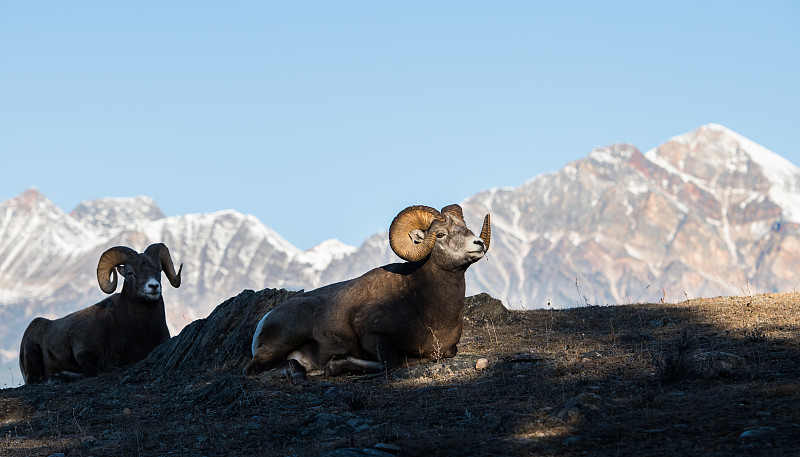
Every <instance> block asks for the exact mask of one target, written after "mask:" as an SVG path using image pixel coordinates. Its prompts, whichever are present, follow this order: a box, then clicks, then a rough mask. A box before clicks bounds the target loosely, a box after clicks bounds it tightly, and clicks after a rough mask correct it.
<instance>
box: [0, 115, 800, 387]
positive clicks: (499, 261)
mask: <svg viewBox="0 0 800 457" xmlns="http://www.w3.org/2000/svg"><path fill="white" fill-rule="evenodd" d="M798 191H800V169H798V168H797V167H796V166H794V165H793V164H791V163H790V162H788V161H787V160H785V159H783V158H782V157H780V156H779V155H777V154H775V153H773V152H771V151H769V150H767V149H766V148H764V147H762V146H760V145H758V144H756V143H754V142H752V141H750V140H748V139H747V138H745V137H743V136H741V135H739V134H737V133H735V132H733V131H731V130H729V129H727V128H725V127H723V126H721V125H716V124H709V125H704V126H701V127H699V128H698V129H696V130H694V131H692V132H689V133H686V134H682V135H679V136H676V137H673V138H670V139H669V140H667V141H666V142H665V143H664V144H662V145H661V146H659V147H657V148H654V149H652V150H650V151H647V152H645V153H642V152H640V151H639V150H638V149H637V148H636V147H634V146H632V145H627V144H618V145H612V146H608V147H603V148H597V149H594V150H592V151H591V152H590V153H589V155H588V156H586V157H584V158H582V159H580V160H577V161H575V162H572V163H570V164H568V165H566V166H565V167H564V168H563V169H561V170H558V171H556V172H552V173H548V174H544V175H540V176H537V177H535V178H533V179H531V180H529V181H528V182H526V183H524V184H523V185H521V186H519V187H514V188H493V189H488V190H484V191H480V192H478V193H477V194H475V195H473V196H470V197H468V198H466V199H465V200H464V201H463V202H462V203H461V204H462V206H463V208H464V213H465V216H466V218H467V223H468V225H469V226H470V227H472V228H473V229H479V227H480V225H479V224H480V220H481V218H482V217H483V215H484V214H486V213H490V214H491V215H492V247H491V250H490V251H489V252H488V255H487V258H486V260H484V261H481V262H480V263H479V264H478V265H475V266H473V267H472V268H470V269H469V270H468V272H467V288H468V290H467V294H468V295H472V294H475V293H479V292H488V293H490V294H491V295H492V296H494V297H497V298H500V299H502V301H503V302H504V303H505V305H506V306H508V307H510V308H526V309H530V308H542V307H548V306H550V307H554V308H563V307H573V306H585V305H595V304H598V305H606V304H618V303H632V302H643V301H658V300H669V301H679V300H684V299H687V298H695V297H701V296H715V295H731V294H734V295H738V294H743V293H745V294H748V293H756V292H766V291H789V290H794V289H796V288H797V286H798V284H800V275H799V274H798V273H797V271H798V261H797V260H796V259H797V258H798V254H800V236H799V234H800V192H798ZM412 203H424V202H412ZM400 209H402V208H398V211H399V210H400ZM389 222H390V221H387V227H388V223H389ZM154 242H164V243H165V244H166V245H167V246H168V247H169V248H170V251H171V252H172V256H173V259H174V260H175V262H176V264H177V263H180V262H182V263H183V264H184V271H183V284H182V285H181V287H180V288H179V289H172V288H170V287H169V286H167V287H165V290H164V297H165V301H166V303H167V314H168V316H167V319H168V322H169V326H170V330H171V333H172V334H173V335H174V334H176V333H177V332H179V331H180V329H182V328H183V326H185V325H186V324H188V323H189V322H191V321H193V320H195V319H197V318H202V317H205V316H207V315H208V314H209V313H210V312H211V310H213V308H214V307H215V306H216V305H218V304H219V303H221V302H222V301H224V300H225V299H227V298H229V297H231V296H233V295H236V294H238V293H239V292H240V291H241V290H243V289H255V290H258V289H262V288H265V287H274V288H287V289H301V288H302V289H311V288H315V287H319V286H322V285H325V284H329V283H332V282H336V281H340V280H344V279H348V278H352V277H355V276H358V275H360V274H362V273H364V272H366V271H367V270H369V269H370V268H373V267H375V266H379V265H383V264H386V263H390V262H395V261H399V260H398V258H397V257H396V256H395V255H394V254H393V253H392V251H391V250H390V249H389V245H388V239H387V235H386V233H385V232H381V233H378V234H375V235H373V236H371V237H369V238H368V239H367V240H365V241H364V243H363V244H362V245H361V246H359V247H354V246H348V245H345V244H343V243H341V242H339V241H337V240H329V241H326V242H323V243H321V244H320V245H318V246H316V247H314V248H312V249H309V250H307V251H303V250H300V249H298V248H296V247H295V246H293V245H292V244H291V243H289V242H288V241H286V240H285V239H283V238H282V237H281V236H280V235H279V234H278V233H276V232H275V231H273V230H272V229H270V228H269V227H267V226H266V225H264V224H263V223H262V222H261V221H259V220H258V219H256V218H255V217H253V216H250V215H244V214H241V213H239V212H236V211H234V210H227V211H220V212H216V213H210V214H189V215H181V216H171V217H165V215H164V214H163V212H162V211H161V210H160V209H159V207H158V206H157V204H156V202H154V201H153V200H152V199H150V198H148V197H135V198H104V199H99V200H92V201H87V202H83V203H81V204H80V205H79V206H78V207H77V208H75V209H74V210H73V211H71V212H69V213H65V212H64V211H62V210H61V209H59V208H58V207H56V206H55V205H54V204H53V203H52V202H51V201H50V200H48V199H47V197H46V196H44V195H42V194H41V193H40V192H39V191H37V190H36V189H28V190H26V191H24V192H23V193H22V194H20V195H18V196H16V197H13V198H10V199H8V200H5V201H2V202H0V361H2V362H4V363H6V364H10V365H11V366H13V368H10V369H11V370H12V371H13V370H15V369H16V366H15V365H16V357H17V349H18V344H19V341H20V338H21V334H22V332H23V331H24V328H25V326H26V325H27V323H28V322H29V321H30V320H31V319H32V318H33V317H35V316H37V315H41V316H46V317H50V318H54V317H58V316H62V315H64V314H66V313H68V312H71V311H73V310H75V309H78V308H82V307H86V306H88V305H91V304H93V303H96V302H97V301H99V300H101V299H102V298H103V294H102V292H101V291H100V289H99V288H98V287H97V283H96V278H95V267H96V265H97V260H98V259H99V257H100V254H101V253H102V252H103V251H104V250H105V249H107V248H108V247H111V246H115V245H126V246H130V247H132V248H134V249H136V250H139V251H141V250H143V249H144V248H145V247H146V246H147V245H149V244H151V243H154ZM4 370H5V369H4ZM17 373H18V372H17ZM18 380H19V378H17V381H18Z"/></svg>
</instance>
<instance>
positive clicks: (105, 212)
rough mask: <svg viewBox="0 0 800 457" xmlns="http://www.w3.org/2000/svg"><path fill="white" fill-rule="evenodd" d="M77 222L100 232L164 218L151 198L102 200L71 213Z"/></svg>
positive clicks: (84, 205)
mask: <svg viewBox="0 0 800 457" xmlns="http://www.w3.org/2000/svg"><path fill="white" fill-rule="evenodd" d="M69 214H70V216H72V217H74V218H75V219H76V220H78V221H80V222H81V223H83V224H85V225H86V226H88V227H91V228H93V229H95V230H98V231H100V232H106V231H108V230H111V229H115V228H119V227H124V226H126V225H129V224H132V223H135V222H141V221H154V220H157V219H161V218H163V217H164V213H163V212H162V211H161V208H159V207H158V205H156V202H155V201H154V200H153V199H152V198H150V197H144V196H140V197H129V198H101V199H97V200H90V201H84V202H81V204H80V205H78V207H77V208H75V209H74V210H72V212H71V213H69Z"/></svg>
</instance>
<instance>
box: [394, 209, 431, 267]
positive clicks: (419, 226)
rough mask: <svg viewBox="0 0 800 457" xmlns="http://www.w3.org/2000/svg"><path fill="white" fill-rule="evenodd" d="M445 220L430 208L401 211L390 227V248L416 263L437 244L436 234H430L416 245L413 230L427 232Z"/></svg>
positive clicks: (401, 256) (398, 254) (403, 257)
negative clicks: (435, 224) (434, 224)
mask: <svg viewBox="0 0 800 457" xmlns="http://www.w3.org/2000/svg"><path fill="white" fill-rule="evenodd" d="M437 219H438V220H443V216H442V213H440V212H439V211H437V210H435V209H434V208H431V207H430V206H422V205H416V206H409V207H408V208H406V209H404V210H403V211H400V212H399V213H398V214H397V216H395V218H394V220H393V221H392V225H390V226H389V246H391V248H392V251H394V253H395V254H397V256H398V257H400V258H401V259H403V260H406V261H409V262H416V261H417V260H422V259H424V258H425V257H427V256H428V254H430V253H431V251H432V250H433V245H434V244H435V243H436V234H435V233H432V232H428V233H427V234H426V235H425V239H424V240H423V241H422V242H421V243H414V241H413V240H412V239H411V236H410V235H409V233H410V232H411V231H412V230H422V231H427V230H428V229H429V228H430V227H431V224H433V221H435V220H437Z"/></svg>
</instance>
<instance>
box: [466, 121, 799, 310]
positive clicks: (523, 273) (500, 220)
mask: <svg viewBox="0 0 800 457" xmlns="http://www.w3.org/2000/svg"><path fill="white" fill-rule="evenodd" d="M799 190H800V169H798V168H797V167H796V166H794V165H792V164H791V163H790V162H788V161H787V160H785V159H783V158H782V157H780V156H778V155H777V154H774V153H773V152H771V151H769V150H767V149H765V148H764V147H762V146H760V145H757V144H755V143H753V142H752V141H750V140H748V139H746V138H744V137H742V136H741V135H739V134H737V133H735V132H732V131H731V130H729V129H727V128H725V127H723V126H720V125H716V124H710V125H706V126H702V127H700V128H698V129H696V130H694V131H692V132H690V133H687V134H684V135H680V136H676V137H674V138H671V139H670V140H668V141H667V142H666V143H664V144H663V145H661V146H659V147H657V148H655V149H653V150H651V151H648V152H646V153H645V154H642V153H641V152H640V151H639V150H637V149H636V148H635V147H633V146H630V145H614V146H610V147H606V148H599V149H595V150H593V151H591V152H590V154H589V155H588V156H587V157H585V158H583V159H581V160H578V161H576V162H573V163H570V164H568V165H567V166H566V167H564V168H563V169H562V170H559V171H557V172H554V173H550V174H546V175H543V176H539V177H536V178H534V179H532V180H530V181H528V182H527V183H525V184H524V185H522V186H520V187H518V188H513V189H492V190H488V191H484V192H480V193H478V194H477V195H475V196H473V197H470V198H468V199H467V200H466V202H465V203H464V209H465V213H469V214H483V213H485V212H491V213H492V222H493V226H494V227H493V237H492V250H491V251H490V252H489V262H487V263H484V264H483V265H481V266H480V267H479V268H471V269H470V270H469V271H468V275H471V279H472V280H471V281H468V284H470V287H471V288H472V289H473V290H474V289H475V288H476V287H477V288H479V289H482V290H486V291H489V292H490V293H491V294H492V295H495V296H497V297H502V298H503V300H504V302H505V303H506V304H507V305H510V306H512V307H523V308H540V307H543V306H547V305H548V304H551V305H552V306H554V307H563V306H576V305H584V304H586V303H589V304H614V303H628V302H641V301H657V300H660V299H662V298H665V299H666V300H671V301H677V300H683V299H686V298H694V297H700V296H715V295H723V294H724V295H730V294H742V293H748V292H752V293H755V292H762V291H774V290H781V291H786V290H793V289H794V288H796V287H797V286H798V284H800V274H798V273H797V271H798V268H797V260H796V259H797V257H798V254H800V238H799V237H798V235H799V234H800V193H799V192H798V191H799Z"/></svg>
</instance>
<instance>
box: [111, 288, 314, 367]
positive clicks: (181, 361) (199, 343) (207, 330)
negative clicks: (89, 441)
mask: <svg viewBox="0 0 800 457" xmlns="http://www.w3.org/2000/svg"><path fill="white" fill-rule="evenodd" d="M296 293H298V292H289V291H287V290H285V289H280V290H277V289H264V290H261V291H259V292H254V291H252V290H245V291H243V292H241V293H240V294H239V295H237V296H235V297H233V298H230V299H228V300H226V301H225V302H224V303H222V304H221V305H219V306H217V307H216V308H215V309H214V311H213V312H212V313H211V314H210V315H209V316H208V317H207V318H205V319H198V320H196V321H194V322H192V323H191V324H189V325H187V326H186V327H185V328H184V329H183V331H181V333H180V334H178V335H177V336H175V337H173V338H170V340H169V341H167V342H165V343H164V344H162V345H161V346H159V347H157V348H156V349H154V350H153V352H151V353H150V354H149V355H148V356H147V358H145V359H144V360H143V361H141V362H139V363H138V364H136V365H135V366H134V367H133V369H132V373H131V375H130V376H129V377H128V379H127V380H128V381H130V382H137V381H142V380H143V379H147V378H158V377H161V376H163V377H169V378H172V377H175V376H176V375H177V374H178V373H182V372H183V373H192V372H204V373H208V372H214V371H224V370H233V371H236V372H241V370H242V369H244V367H245V365H246V364H247V362H249V361H250V357H251V348H250V345H251V342H252V341H253V333H254V332H255V329H256V326H257V325H258V321H259V320H261V318H262V317H263V316H264V314H266V312H267V311H269V310H271V309H272V308H274V307H275V305H277V304H278V303H280V302H282V301H284V300H286V299H288V298H289V297H291V296H292V295H295V294H296Z"/></svg>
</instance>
